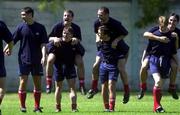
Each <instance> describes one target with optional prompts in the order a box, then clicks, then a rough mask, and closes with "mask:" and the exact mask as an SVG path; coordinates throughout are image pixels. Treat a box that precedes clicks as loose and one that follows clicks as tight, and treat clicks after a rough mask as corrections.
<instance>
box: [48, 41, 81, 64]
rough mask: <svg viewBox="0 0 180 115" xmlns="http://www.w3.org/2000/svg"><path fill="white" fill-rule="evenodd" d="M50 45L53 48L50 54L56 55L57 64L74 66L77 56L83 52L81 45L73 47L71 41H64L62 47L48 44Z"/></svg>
mask: <svg viewBox="0 0 180 115" xmlns="http://www.w3.org/2000/svg"><path fill="white" fill-rule="evenodd" d="M48 45H50V46H49V47H51V50H50V53H54V54H55V55H56V60H55V63H57V64H65V65H67V66H74V64H75V55H76V54H77V53H78V52H79V51H80V50H81V49H80V44H75V45H72V44H71V41H69V42H64V41H62V43H61V46H60V47H56V46H54V44H53V43H48Z"/></svg>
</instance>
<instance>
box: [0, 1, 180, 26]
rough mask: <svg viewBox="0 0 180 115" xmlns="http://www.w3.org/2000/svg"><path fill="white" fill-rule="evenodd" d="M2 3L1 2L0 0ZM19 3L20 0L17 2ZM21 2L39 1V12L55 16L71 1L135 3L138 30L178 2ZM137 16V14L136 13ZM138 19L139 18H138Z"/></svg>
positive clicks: (167, 11) (164, 13) (165, 12)
mask: <svg viewBox="0 0 180 115" xmlns="http://www.w3.org/2000/svg"><path fill="white" fill-rule="evenodd" d="M0 1H2V0H0ZM19 1H21V0H19ZM22 1H32V2H35V1H39V2H40V3H39V6H38V9H39V10H40V11H49V12H52V13H54V14H57V13H58V11H59V10H64V9H65V6H64V2H71V1H82V2H87V1H97V2H102V1H104V2H113V1H114V2H115V1H116V2H119V1H124V2H131V3H133V2H132V1H136V2H137V4H138V8H140V11H141V13H140V18H138V20H137V22H136V23H135V26H136V27H138V28H143V27H145V26H147V25H149V24H151V23H153V22H155V21H156V20H157V17H158V16H159V15H166V14H169V7H170V4H171V3H172V2H175V1H178V0H22ZM137 14H139V13H137ZM138 17H139V16H138Z"/></svg>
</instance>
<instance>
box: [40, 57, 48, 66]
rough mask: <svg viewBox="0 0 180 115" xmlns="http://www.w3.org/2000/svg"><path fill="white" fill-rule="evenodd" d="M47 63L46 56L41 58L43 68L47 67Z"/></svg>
mask: <svg viewBox="0 0 180 115" xmlns="http://www.w3.org/2000/svg"><path fill="white" fill-rule="evenodd" d="M46 62H47V60H46V56H43V57H42V58H41V64H42V65H43V66H45V65H46Z"/></svg>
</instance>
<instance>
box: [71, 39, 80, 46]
mask: <svg viewBox="0 0 180 115" xmlns="http://www.w3.org/2000/svg"><path fill="white" fill-rule="evenodd" d="M78 42H79V40H78V39H77V38H75V37H73V38H72V42H71V44H72V45H75V44H77V43H78Z"/></svg>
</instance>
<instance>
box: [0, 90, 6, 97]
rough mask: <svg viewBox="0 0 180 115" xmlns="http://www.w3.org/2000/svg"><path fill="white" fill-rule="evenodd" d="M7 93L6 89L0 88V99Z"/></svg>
mask: <svg viewBox="0 0 180 115" xmlns="http://www.w3.org/2000/svg"><path fill="white" fill-rule="evenodd" d="M4 95H5V90H4V89H2V88H0V99H2V98H3V97H4Z"/></svg>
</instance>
